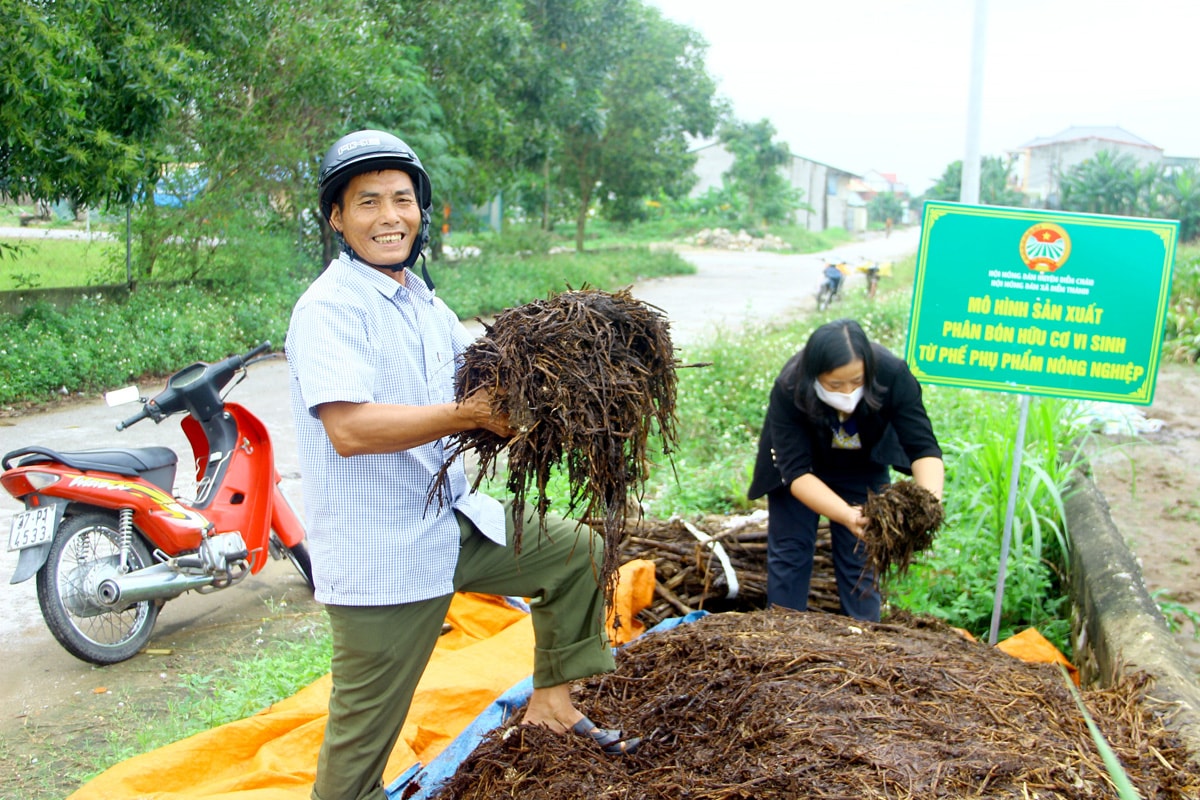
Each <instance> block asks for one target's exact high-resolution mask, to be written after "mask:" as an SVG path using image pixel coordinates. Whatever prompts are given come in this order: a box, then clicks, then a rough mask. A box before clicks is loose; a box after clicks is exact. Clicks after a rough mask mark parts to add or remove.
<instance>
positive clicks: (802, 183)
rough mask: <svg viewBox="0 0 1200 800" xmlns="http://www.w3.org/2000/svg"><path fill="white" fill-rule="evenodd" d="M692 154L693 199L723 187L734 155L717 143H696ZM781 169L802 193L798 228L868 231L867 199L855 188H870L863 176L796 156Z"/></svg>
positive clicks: (796, 217) (797, 213) (797, 215)
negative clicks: (694, 180)
mask: <svg viewBox="0 0 1200 800" xmlns="http://www.w3.org/2000/svg"><path fill="white" fill-rule="evenodd" d="M692 152H693V153H695V154H696V166H695V172H696V177H697V181H696V185H695V186H694V187H693V188H692V192H691V196H692V197H699V196H700V195H702V194H704V193H705V192H707V191H708V190H709V189H712V188H717V189H719V188H721V186H723V185H724V179H723V177H722V176H723V175H724V174H725V173H726V172H728V171H729V169H730V167H732V166H733V154H732V153H730V152H729V151H728V150H726V149H725V147H724V146H723V145H722V144H721V143H720V142H717V141H712V142H706V143H704V142H701V143H697V144H696V146H695V147H694V148H693V149H692ZM782 169H783V172H784V174H785V176H786V177H787V179H788V181H790V182H791V184H792V185H793V186H795V187H796V188H797V189H799V190H800V191H801V193H802V194H801V198H800V199H801V202H803V203H804V204H805V205H806V206H807V208H802V209H800V210H798V211H797V212H796V213H795V215H794V220H795V222H796V224H797V225H802V226H803V227H804V228H805V229H806V230H810V231H823V230H825V229H826V228H845V229H846V230H848V231H865V230H866V229H867V208H866V201H867V198H865V197H863V195H862V194H861V192H860V191H856V188H855V187H861V189H867V188H868V187H866V184H865V183H864V182H863V180H862V178H861V176H859V175H856V174H854V173H853V172H848V171H846V170H843V169H838V168H837V167H834V166H831V165H829V164H825V163H823V162H821V161H816V160H814V159H811V158H804V157H803V156H798V155H795V154H792V157H791V159H790V160H789V162H788V164H787V165H786V166H785V167H783V168H782Z"/></svg>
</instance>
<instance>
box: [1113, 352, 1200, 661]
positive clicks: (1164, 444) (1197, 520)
mask: <svg viewBox="0 0 1200 800" xmlns="http://www.w3.org/2000/svg"><path fill="white" fill-rule="evenodd" d="M1141 410H1142V411H1143V413H1144V414H1145V416H1146V419H1147V420H1150V421H1155V422H1153V424H1156V425H1157V424H1160V423H1161V429H1160V430H1158V431H1153V432H1146V433H1143V434H1141V435H1140V436H1138V437H1131V436H1129V435H1122V434H1115V435H1111V436H1105V437H1104V440H1105V441H1106V443H1109V444H1112V445H1114V446H1113V447H1110V448H1109V449H1107V450H1106V451H1102V452H1100V453H1098V454H1097V455H1096V456H1095V460H1094V462H1093V477H1094V480H1095V482H1096V486H1097V487H1098V488H1099V489H1100V491H1101V492H1102V493H1103V494H1104V497H1105V499H1106V500H1107V501H1108V504H1109V508H1110V510H1111V513H1112V519H1113V522H1114V523H1115V524H1116V526H1117V529H1118V530H1120V531H1121V533H1122V534H1123V535H1124V537H1125V540H1126V542H1128V544H1129V548H1130V550H1131V551H1132V552H1133V553H1134V555H1136V556H1137V557H1138V560H1139V561H1140V562H1141V565H1142V575H1143V579H1144V581H1145V583H1146V588H1147V589H1149V590H1150V591H1151V592H1156V591H1162V592H1164V593H1165V595H1164V597H1169V599H1170V600H1171V601H1173V602H1175V603H1179V604H1181V605H1182V606H1183V607H1185V608H1187V609H1188V610H1189V611H1190V613H1191V614H1192V615H1194V618H1195V619H1196V620H1200V366H1196V365H1192V366H1187V365H1178V364H1169V365H1166V366H1164V367H1163V368H1162V369H1160V371H1159V375H1158V383H1157V385H1156V389H1155V393H1154V403H1153V404H1152V405H1150V406H1149V407H1148V408H1145V409H1141ZM1161 599H1162V598H1160V601H1161ZM1177 616H1178V618H1179V621H1180V622H1181V624H1182V630H1180V631H1179V632H1178V633H1177V634H1176V635H1175V638H1176V640H1177V641H1178V642H1179V644H1180V646H1181V647H1182V648H1183V649H1184V651H1185V652H1186V653H1187V655H1188V657H1189V659H1190V661H1191V663H1192V665H1193V667H1194V670H1195V672H1196V673H1197V675H1200V639H1197V638H1196V635H1197V628H1196V626H1195V625H1194V624H1193V623H1192V622H1191V621H1190V620H1189V619H1187V618H1186V616H1185V615H1184V614H1178V615H1177Z"/></svg>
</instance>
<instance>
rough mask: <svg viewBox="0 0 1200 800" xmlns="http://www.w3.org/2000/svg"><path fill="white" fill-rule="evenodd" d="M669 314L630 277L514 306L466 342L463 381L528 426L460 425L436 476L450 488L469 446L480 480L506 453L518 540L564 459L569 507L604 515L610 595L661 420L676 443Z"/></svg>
mask: <svg viewBox="0 0 1200 800" xmlns="http://www.w3.org/2000/svg"><path fill="white" fill-rule="evenodd" d="M668 327H669V323H668V322H667V319H666V316H665V314H663V312H662V311H660V310H659V309H657V308H654V307H653V306H650V305H647V304H645V303H642V302H640V301H638V300H636V299H634V297H633V296H632V295H631V294H630V292H629V290H628V289H624V290H621V291H618V292H615V293H609V292H604V291H600V290H596V289H587V288H585V289H582V290H579V291H568V292H564V293H562V294H559V295H557V296H554V297H552V298H550V299H548V300H538V301H535V302H532V303H528V304H526V305H523V306H519V307H516V308H512V309H509V310H507V311H505V312H504V313H502V314H501V315H500V316H498V317H497V318H496V320H495V321H494V323H493V324H491V325H487V324H485V325H484V328H485V332H484V335H483V336H482V337H480V338H479V339H478V340H476V341H475V342H474V343H473V344H472V345H471V346H470V347H469V348H468V349H467V351H466V353H465V355H464V359H463V365H462V367H461V368H460V369H459V371H458V374H457V378H456V382H455V396H456V398H457V399H458V400H460V401H461V400H463V399H465V398H466V397H469V396H470V395H471V394H473V393H475V392H476V391H479V390H481V389H486V390H489V391H490V392H491V393H492V397H493V398H494V408H495V410H496V411H499V412H502V413H506V414H508V416H509V420H510V423H511V425H512V427H513V428H515V429H516V430H517V431H518V432H517V434H516V435H515V436H513V437H511V438H508V439H506V438H504V437H501V436H498V435H496V434H494V433H491V432H490V431H486V430H472V431H465V432H463V433H460V434H458V435H456V436H454V437H451V445H450V447H449V452H448V456H447V460H446V463H445V464H444V465H443V467H442V471H441V474H439V476H438V478H437V481H436V482H435V484H434V486H433V487H432V488H431V491H430V497H431V498H433V497H440V494H439V493H440V492H441V491H442V487H443V484H444V481H445V477H446V470H447V468H448V466H449V464H450V462H451V461H453V460H454V459H455V458H457V457H459V456H460V455H462V454H463V453H465V452H467V451H472V450H473V451H475V453H476V454H477V456H478V458H479V474H478V476H477V478H476V480H475V488H478V486H479V483H480V481H481V480H482V479H483V478H484V477H488V476H494V475H495V474H496V467H497V463H498V461H499V460H500V458H501V455H502V454H503V453H505V451H506V454H507V466H508V483H507V486H508V490H509V491H510V492H511V493H512V498H513V510H514V517H515V519H516V521H517V526H516V530H515V532H514V544H515V546H516V548H517V549H518V551H519V549H520V546H521V538H522V533H523V528H524V525H523V521H524V520H525V518H526V515H525V504H526V498H527V495H528V493H530V492H532V493H533V495H534V498H535V500H534V505H535V509H536V512H537V515H538V518H539V521H540V522H542V523H544V521H545V515H546V513H547V512H548V511H549V510H550V497H549V494H548V492H547V486H548V484H549V481H550V478H551V475H552V473H553V471H554V469H555V468H556V467H558V466H560V465H565V468H566V474H567V481H568V485H569V493H570V498H569V501H568V504H567V509H566V510H565V512H563V513H564V514H573V513H575V512H580V514H581V516H582V517H583V518H588V519H593V520H601V524H600V527H601V528H602V532H603V535H604V540H605V543H606V548H605V558H604V563H603V565H602V567H601V573H602V580H603V585H604V587H605V590H606V593H607V594H608V595H609V596H610V597H611V590H612V588H613V584H614V582H615V580H616V572H617V567H618V565H619V560H618V553H619V546H618V545H619V543H620V541H621V537H622V535H623V533H624V529H625V518H626V505H627V503H628V501H629V499H630V495H631V494H633V495H635V496H636V497H637V498H639V499H640V497H641V494H642V491H643V487H644V483H645V479H646V476H647V469H646V446H647V441H648V438H649V436H650V433H651V430H652V428H653V427H654V426H655V425H656V426H657V428H658V431H659V433H660V435H661V439H662V443H663V452H664V455H667V456H668V457H669V456H670V453H671V451H672V448H673V447H674V443H675V424H676V419H675V389H676V374H675V367H676V364H675V358H674V350H673V347H672V344H671V339H670V336H669V334H668Z"/></svg>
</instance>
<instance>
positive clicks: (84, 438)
mask: <svg viewBox="0 0 1200 800" xmlns="http://www.w3.org/2000/svg"><path fill="white" fill-rule="evenodd" d="M918 236H919V231H918V230H917V229H910V230H898V231H894V232H893V233H892V235H891V236H890V237H888V238H884V237H882V236H879V237H874V238H870V239H867V240H865V241H862V242H858V243H854V244H851V245H847V246H844V247H842V248H839V249H838V250H836V251H830V252H829V253H817V254H811V255H779V254H774V253H736V252H727V251H715V250H695V251H689V252H685V253H683V255H684V256H685V257H686V258H687V259H688V260H689V261H691V262H692V263H694V264H695V265H696V267H697V272H696V274H695V275H689V276H680V277H673V278H660V279H655V280H649V281H645V282H643V283H639V284H637V285H635V286H634V287H633V294H634V296H636V297H637V298H638V299H640V300H643V301H645V302H647V303H650V304H652V305H654V306H657V307H658V308H661V309H662V310H663V311H664V312H666V314H667V315H668V317H669V319H670V320H671V331H672V338H673V340H674V342H675V344H676V346H677V347H678V348H679V349H680V350H681V357H682V358H683V359H685V360H686V358H687V354H686V349H687V348H688V347H689V346H692V345H695V344H698V343H700V342H702V341H705V340H706V339H708V338H711V337H713V336H716V335H718V334H719V333H720V332H722V331H726V332H733V331H737V330H738V329H740V328H741V327H742V326H744V325H745V324H747V323H748V322H758V321H762V320H766V319H772V318H780V317H786V316H790V315H795V314H800V313H804V312H806V311H811V310H812V309H813V308H814V307H815V300H814V296H815V294H816V290H817V287H818V286H819V285H820V283H821V269H822V267H823V264H824V261H823V258H822V256H825V255H829V256H831V257H841V258H845V259H847V260H851V261H853V260H855V259H859V258H870V259H874V260H889V259H892V260H894V259H899V258H901V257H903V256H905V255H908V254H911V253H913V252H915V250H916V248H917V243H918ZM862 281H863V277H862V276H861V275H853V276H851V279H850V289H851V290H855V289H857V288H860V287H861V286H862ZM442 291H443V292H445V293H447V294H448V293H452V292H453V286H444V287H443V289H442ZM472 325H474V326H476V328H477V329H478V323H472ZM276 344H277V345H278V344H280V343H276ZM220 355H223V354H220ZM781 355H782V354H781ZM217 357H219V356H218V355H214V356H213V358H217ZM181 366H182V365H181ZM111 388H114V389H115V388H119V387H111ZM161 388H162V387H161V386H142V387H141V389H142V393H143V394H144V395H147V396H148V395H150V394H153V393H154V392H156V391H158V390H159V389H161ZM230 400H232V401H236V402H238V403H241V404H242V405H244V406H247V407H248V408H249V409H250V410H251V411H253V412H254V413H255V414H256V415H258V417H259V418H260V419H262V420H263V422H264V423H265V424H266V426H267V428H268V429H269V431H270V434H271V438H272V441H273V442H274V444H275V449H276V459H277V466H278V468H279V471H280V473H281V474H282V476H283V488H284V491H285V492H286V494H287V495H288V497H289V499H290V500H291V501H292V503H293V504H294V505H295V506H296V508H297V509H302V502H301V497H300V486H299V480H300V473H299V466H298V460H297V456H296V446H295V433H294V430H293V427H292V421H291V413H290V410H289V406H288V385H287V365H286V364H285V363H284V361H283V359H282V358H277V359H274V360H270V361H264V362H261V363H259V364H256V365H254V366H253V367H251V368H250V371H249V374H248V376H247V378H246V380H245V382H244V383H242V384H241V385H240V386H237V387H236V388H235V389H233V391H232V393H231V394H230ZM134 410H136V406H133V405H129V406H121V407H118V408H109V407H107V406H106V405H105V404H104V403H103V401H102V400H100V399H95V400H88V401H81V402H80V403H78V404H76V405H72V406H71V407H68V408H64V409H60V410H56V411H50V412H42V413H35V414H29V415H26V416H23V417H18V418H0V454H3V453H6V452H8V451H10V450H13V449H15V448H17V447H21V446H25V445H30V444H40V445H45V446H47V447H51V448H54V449H59V450H72V449H75V450H80V449H87V448H91V447H104V446H128V447H139V446H150V445H166V446H168V447H171V448H173V449H174V450H175V451H176V452H177V453H179V454H180V470H179V471H180V475H179V478H178V479H177V484H176V493H177V494H178V495H179V496H181V497H190V496H193V490H194V483H191V482H189V479H190V478H192V477H193V476H192V475H191V474H189V471H188V470H187V469H185V468H184V464H186V463H189V462H190V458H191V456H190V448H189V446H188V444H187V440H186V439H185V438H184V436H183V434H182V432H181V431H180V430H179V423H178V420H177V419H171V420H168V421H166V422H164V423H163V424H162V425H158V426H155V425H154V424H153V423H151V422H149V421H143V422H141V423H139V424H137V425H135V426H133V427H132V428H130V429H129V430H127V431H123V432H121V433H117V431H116V430H115V425H116V423H117V422H118V421H119V420H121V419H124V418H125V417H127V416H129V415H130V414H132V413H133V411H134ZM20 509H21V507H20V505H19V504H18V503H17V502H16V501H15V500H13V499H12V498H11V497H9V496H8V495H7V494H5V493H3V492H2V491H0V533H2V534H3V535H4V536H5V537H7V533H8V530H9V526H10V521H11V518H12V515H13V514H14V513H15V512H17V511H19V510H20ZM4 546H5V547H6V546H7V538H5V540H4ZM16 562H17V558H16V553H9V552H7V550H4V551H3V552H0V581H3V588H0V598H2V599H3V604H4V607H5V609H6V613H4V614H0V653H3V655H2V656H0V659H3V662H2V663H4V665H5V666H6V667H9V669H6V670H5V674H6V677H7V679H8V688H7V689H5V690H0V705H2V704H3V702H4V699H6V695H8V694H9V692H11V691H19V690H20V684H23V683H25V682H26V681H36V680H37V679H38V677H37V676H38V674H41V675H45V674H46V673H51V674H56V673H59V672H62V671H66V672H70V673H78V672H80V671H86V670H88V669H91V667H89V666H88V665H86V664H83V663H82V662H79V661H77V660H76V659H75V658H73V657H72V656H70V655H68V654H67V653H66V651H64V650H63V649H62V648H61V647H59V646H58V644H57V643H56V642H55V641H54V639H53V638H52V637H51V635H50V633H49V631H48V630H47V629H46V627H45V625H44V624H43V622H42V619H41V612H40V611H39V609H38V604H37V596H36V591H35V586H34V583H35V582H34V580H32V579H31V580H29V581H26V582H24V583H21V584H17V585H8V584H7V581H8V578H9V577H10V576H11V575H12V573H13V571H14V569H15V567H16ZM281 601H283V602H287V603H289V604H298V605H301V606H304V605H306V604H308V605H311V604H313V601H312V598H311V595H310V594H309V593H308V592H307V589H306V587H305V586H304V583H303V581H302V580H301V579H300V577H299V575H298V574H297V573H296V572H295V570H294V569H293V567H292V566H291V564H290V563H288V562H286V561H273V562H271V563H270V564H269V565H268V566H267V567H266V568H265V569H264V570H263V571H262V572H261V573H259V574H258V575H252V576H250V577H248V578H247V579H246V580H245V581H243V582H242V583H241V584H239V585H237V586H235V587H232V588H230V589H227V590H224V591H221V592H217V593H215V594H209V595H197V594H195V593H193V592H189V593H188V594H186V595H184V596H183V597H180V598H177V599H175V600H172V601H170V602H169V603H167V604H166V606H165V607H164V608H163V610H162V613H161V615H160V616H159V621H158V625H157V627H156V632H155V636H154V638H153V639H152V640H151V646H152V647H171V646H172V642H174V641H176V640H178V639H180V638H181V637H186V636H187V634H188V630H189V628H193V627H197V626H210V625H214V624H220V623H221V622H222V621H226V620H230V619H242V620H245V619H257V618H260V617H261V616H263V613H264V610H265V609H266V607H267V604H269V603H274V604H277V603H279V602H281ZM18 663H26V664H37V665H38V667H37V670H36V674H26V673H25V671H24V670H15V669H12V667H14V666H15V665H16V664H18ZM14 684H16V685H14ZM24 688H25V689H26V690H28V689H29V686H28V685H26V686H25V687H24Z"/></svg>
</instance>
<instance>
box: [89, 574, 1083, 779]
mask: <svg viewBox="0 0 1200 800" xmlns="http://www.w3.org/2000/svg"><path fill="white" fill-rule="evenodd" d="M653 597H654V564H653V563H652V562H649V561H641V560H639V561H632V562H629V563H627V564H625V565H623V566H622V567H621V575H620V581H619V583H618V587H617V592H616V596H615V603H614V605H615V607H616V609H617V611H616V613H615V615H610V617H609V636H610V638H611V640H612V641H613V643H614V644H620V643H624V642H627V641H629V640H630V639H632V638H634V637H635V636H637V635H638V634H640V633H641V632H642V625H641V623H639V622H638V621H637V620H636V619H635V618H634V617H635V615H636V614H637V612H639V611H641V610H642V609H643V608H646V607H648V606H649V605H650V603H651V602H652V601H653ZM701 613H703V612H701ZM614 616H619V618H620V621H621V626H620V627H619V628H616V629H613V621H614ZM446 620H447V622H449V623H450V624H451V625H452V626H453V630H452V631H451V632H450V633H447V634H446V635H444V636H443V637H441V639H440V641H439V643H438V646H437V648H436V649H435V650H434V653H433V657H432V658H431V659H430V662H429V666H428V667H427V668H426V670H425V673H424V676H423V677H422V679H421V683H420V685H419V686H418V687H417V693H416V695H415V697H414V698H413V704H412V708H411V710H410V711H409V715H408V720H407V721H406V722H405V725H404V729H403V730H402V731H401V738H400V741H399V742H397V744H396V747H395V749H394V750H393V751H392V755H391V758H390V759H389V761H388V765H387V768H386V770H385V771H384V785H385V786H388V785H390V784H391V783H392V782H393V781H394V780H395V779H396V778H397V776H399V775H401V774H402V773H404V772H405V771H406V770H408V769H409V768H410V767H412V766H413V765H415V764H417V763H421V764H426V765H427V764H429V763H430V762H431V761H433V759H434V758H436V757H437V755H438V754H439V753H441V752H442V751H443V750H445V749H446V748H447V746H448V745H450V743H451V742H453V740H454V738H455V737H456V736H458V735H459V734H460V733H461V732H462V731H463V730H464V729H465V728H467V726H468V725H470V724H471V722H472V721H473V720H474V719H475V718H476V717H477V716H479V714H481V713H482V712H483V711H484V710H485V709H487V708H488V707H489V706H490V705H491V704H492V702H493V701H494V700H495V699H496V698H497V697H499V696H500V695H501V694H503V693H504V692H506V691H507V690H508V689H510V688H511V687H513V686H514V685H516V684H517V683H519V682H521V681H522V680H524V679H526V678H527V677H528V676H529V675H530V674H531V673H532V672H533V649H534V641H533V626H532V625H531V623H530V620H529V615H528V614H527V613H526V612H525V611H523V610H521V609H518V608H516V607H514V606H513V605H512V604H511V603H509V602H508V601H507V600H505V599H504V598H498V597H491V596H487V595H475V594H461V595H456V596H455V597H454V600H453V602H452V603H451V605H450V612H449V614H448V615H447V617H446ZM997 647H999V648H1000V649H1002V650H1004V651H1005V652H1008V653H1009V654H1010V655H1013V656H1016V657H1018V658H1022V659H1024V660H1027V661H1057V662H1059V663H1063V664H1066V665H1067V667H1068V669H1069V670H1071V673H1072V676H1073V677H1075V678H1076V681H1078V677H1077V673H1076V671H1075V668H1074V667H1072V666H1071V665H1070V664H1067V662H1066V659H1065V658H1064V657H1063V656H1062V654H1061V653H1059V652H1058V650H1056V649H1055V648H1054V646H1053V645H1051V644H1050V643H1049V642H1047V641H1046V640H1045V639H1044V638H1042V636H1041V634H1039V633H1037V631H1036V630H1033V629H1032V628H1031V629H1029V630H1028V631H1025V632H1024V633H1022V634H1018V635H1017V636H1014V637H1012V638H1011V639H1007V640H1005V641H1004V642H1001V643H1000V644H999V645H997ZM329 689H330V678H329V676H328V675H326V676H325V677H323V678H321V679H319V680H317V681H315V682H313V683H312V684H311V685H309V686H307V687H305V688H304V689H302V690H301V691H300V692H298V693H297V694H295V695H293V696H292V697H289V698H287V699H286V700H282V701H280V702H278V703H276V704H274V705H272V706H271V707H270V708H267V709H266V710H264V711H262V712H260V713H258V714H255V715H254V716H252V717H247V718H246V719H243V720H238V721H237V722H231V723H229V724H227V725H222V726H221V727H219V728H213V729H211V730H208V731H204V732H203V733H198V734H196V735H195V736H191V737H189V738H187V739H183V740H181V741H179V742H175V743H174V744H170V745H167V746H165V747H161V748H159V749H157V750H154V751H151V752H149V753H144V754H142V755H140V756H135V757H134V758H131V759H129V760H127V761H124V762H121V763H120V764H117V765H115V766H113V767H111V768H110V769H108V770H107V771H105V772H103V773H101V774H100V775H99V776H97V777H96V778H94V779H92V780H91V781H90V782H88V783H87V784H86V785H84V786H83V787H82V788H80V789H79V790H78V791H76V792H75V793H74V794H72V795H71V796H70V797H69V798H67V800H197V799H198V798H206V800H308V797H309V793H310V791H311V789H312V782H313V777H314V772H315V770H316V764H317V753H318V752H319V751H320V747H321V739H322V737H323V736H324V732H325V718H326V707H327V704H328V702H329Z"/></svg>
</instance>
